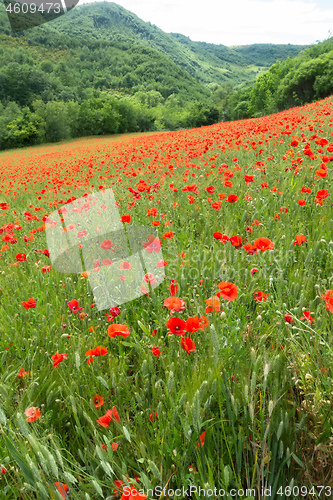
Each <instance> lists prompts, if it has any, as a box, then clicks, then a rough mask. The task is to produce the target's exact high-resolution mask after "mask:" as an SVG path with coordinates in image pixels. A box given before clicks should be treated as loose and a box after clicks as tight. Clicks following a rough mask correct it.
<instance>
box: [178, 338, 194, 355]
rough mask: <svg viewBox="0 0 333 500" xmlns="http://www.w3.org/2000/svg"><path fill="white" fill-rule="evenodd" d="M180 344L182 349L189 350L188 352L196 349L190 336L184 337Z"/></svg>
mask: <svg viewBox="0 0 333 500" xmlns="http://www.w3.org/2000/svg"><path fill="white" fill-rule="evenodd" d="M180 345H181V347H182V349H184V351H186V352H187V354H190V353H191V352H193V351H195V343H194V342H193V340H192V339H191V338H190V337H182V338H181V341H180Z"/></svg>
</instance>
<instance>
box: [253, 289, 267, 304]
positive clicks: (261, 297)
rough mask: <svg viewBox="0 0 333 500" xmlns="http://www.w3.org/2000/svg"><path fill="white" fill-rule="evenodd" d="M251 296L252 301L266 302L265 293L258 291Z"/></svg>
mask: <svg viewBox="0 0 333 500" xmlns="http://www.w3.org/2000/svg"><path fill="white" fill-rule="evenodd" d="M253 296H254V300H256V301H257V302H262V301H263V300H267V293H264V292H260V291H257V292H254V294H253Z"/></svg>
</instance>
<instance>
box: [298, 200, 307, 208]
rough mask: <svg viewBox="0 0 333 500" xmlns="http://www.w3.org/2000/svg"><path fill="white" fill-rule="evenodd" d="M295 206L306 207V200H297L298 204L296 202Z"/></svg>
mask: <svg viewBox="0 0 333 500" xmlns="http://www.w3.org/2000/svg"><path fill="white" fill-rule="evenodd" d="M297 205H300V206H301V207H305V205H306V200H302V198H301V199H299V200H298V202H297Z"/></svg>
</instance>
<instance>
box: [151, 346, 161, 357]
mask: <svg viewBox="0 0 333 500" xmlns="http://www.w3.org/2000/svg"><path fill="white" fill-rule="evenodd" d="M151 352H152V353H153V354H154V356H156V357H157V358H158V357H159V355H160V354H161V351H160V350H159V348H158V347H152V349H151Z"/></svg>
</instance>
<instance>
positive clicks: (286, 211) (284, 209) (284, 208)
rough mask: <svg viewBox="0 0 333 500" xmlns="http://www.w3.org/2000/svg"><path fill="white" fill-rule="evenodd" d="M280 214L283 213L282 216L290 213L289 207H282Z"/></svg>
mask: <svg viewBox="0 0 333 500" xmlns="http://www.w3.org/2000/svg"><path fill="white" fill-rule="evenodd" d="M280 212H281V214H286V213H288V208H287V207H281V208H280Z"/></svg>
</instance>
